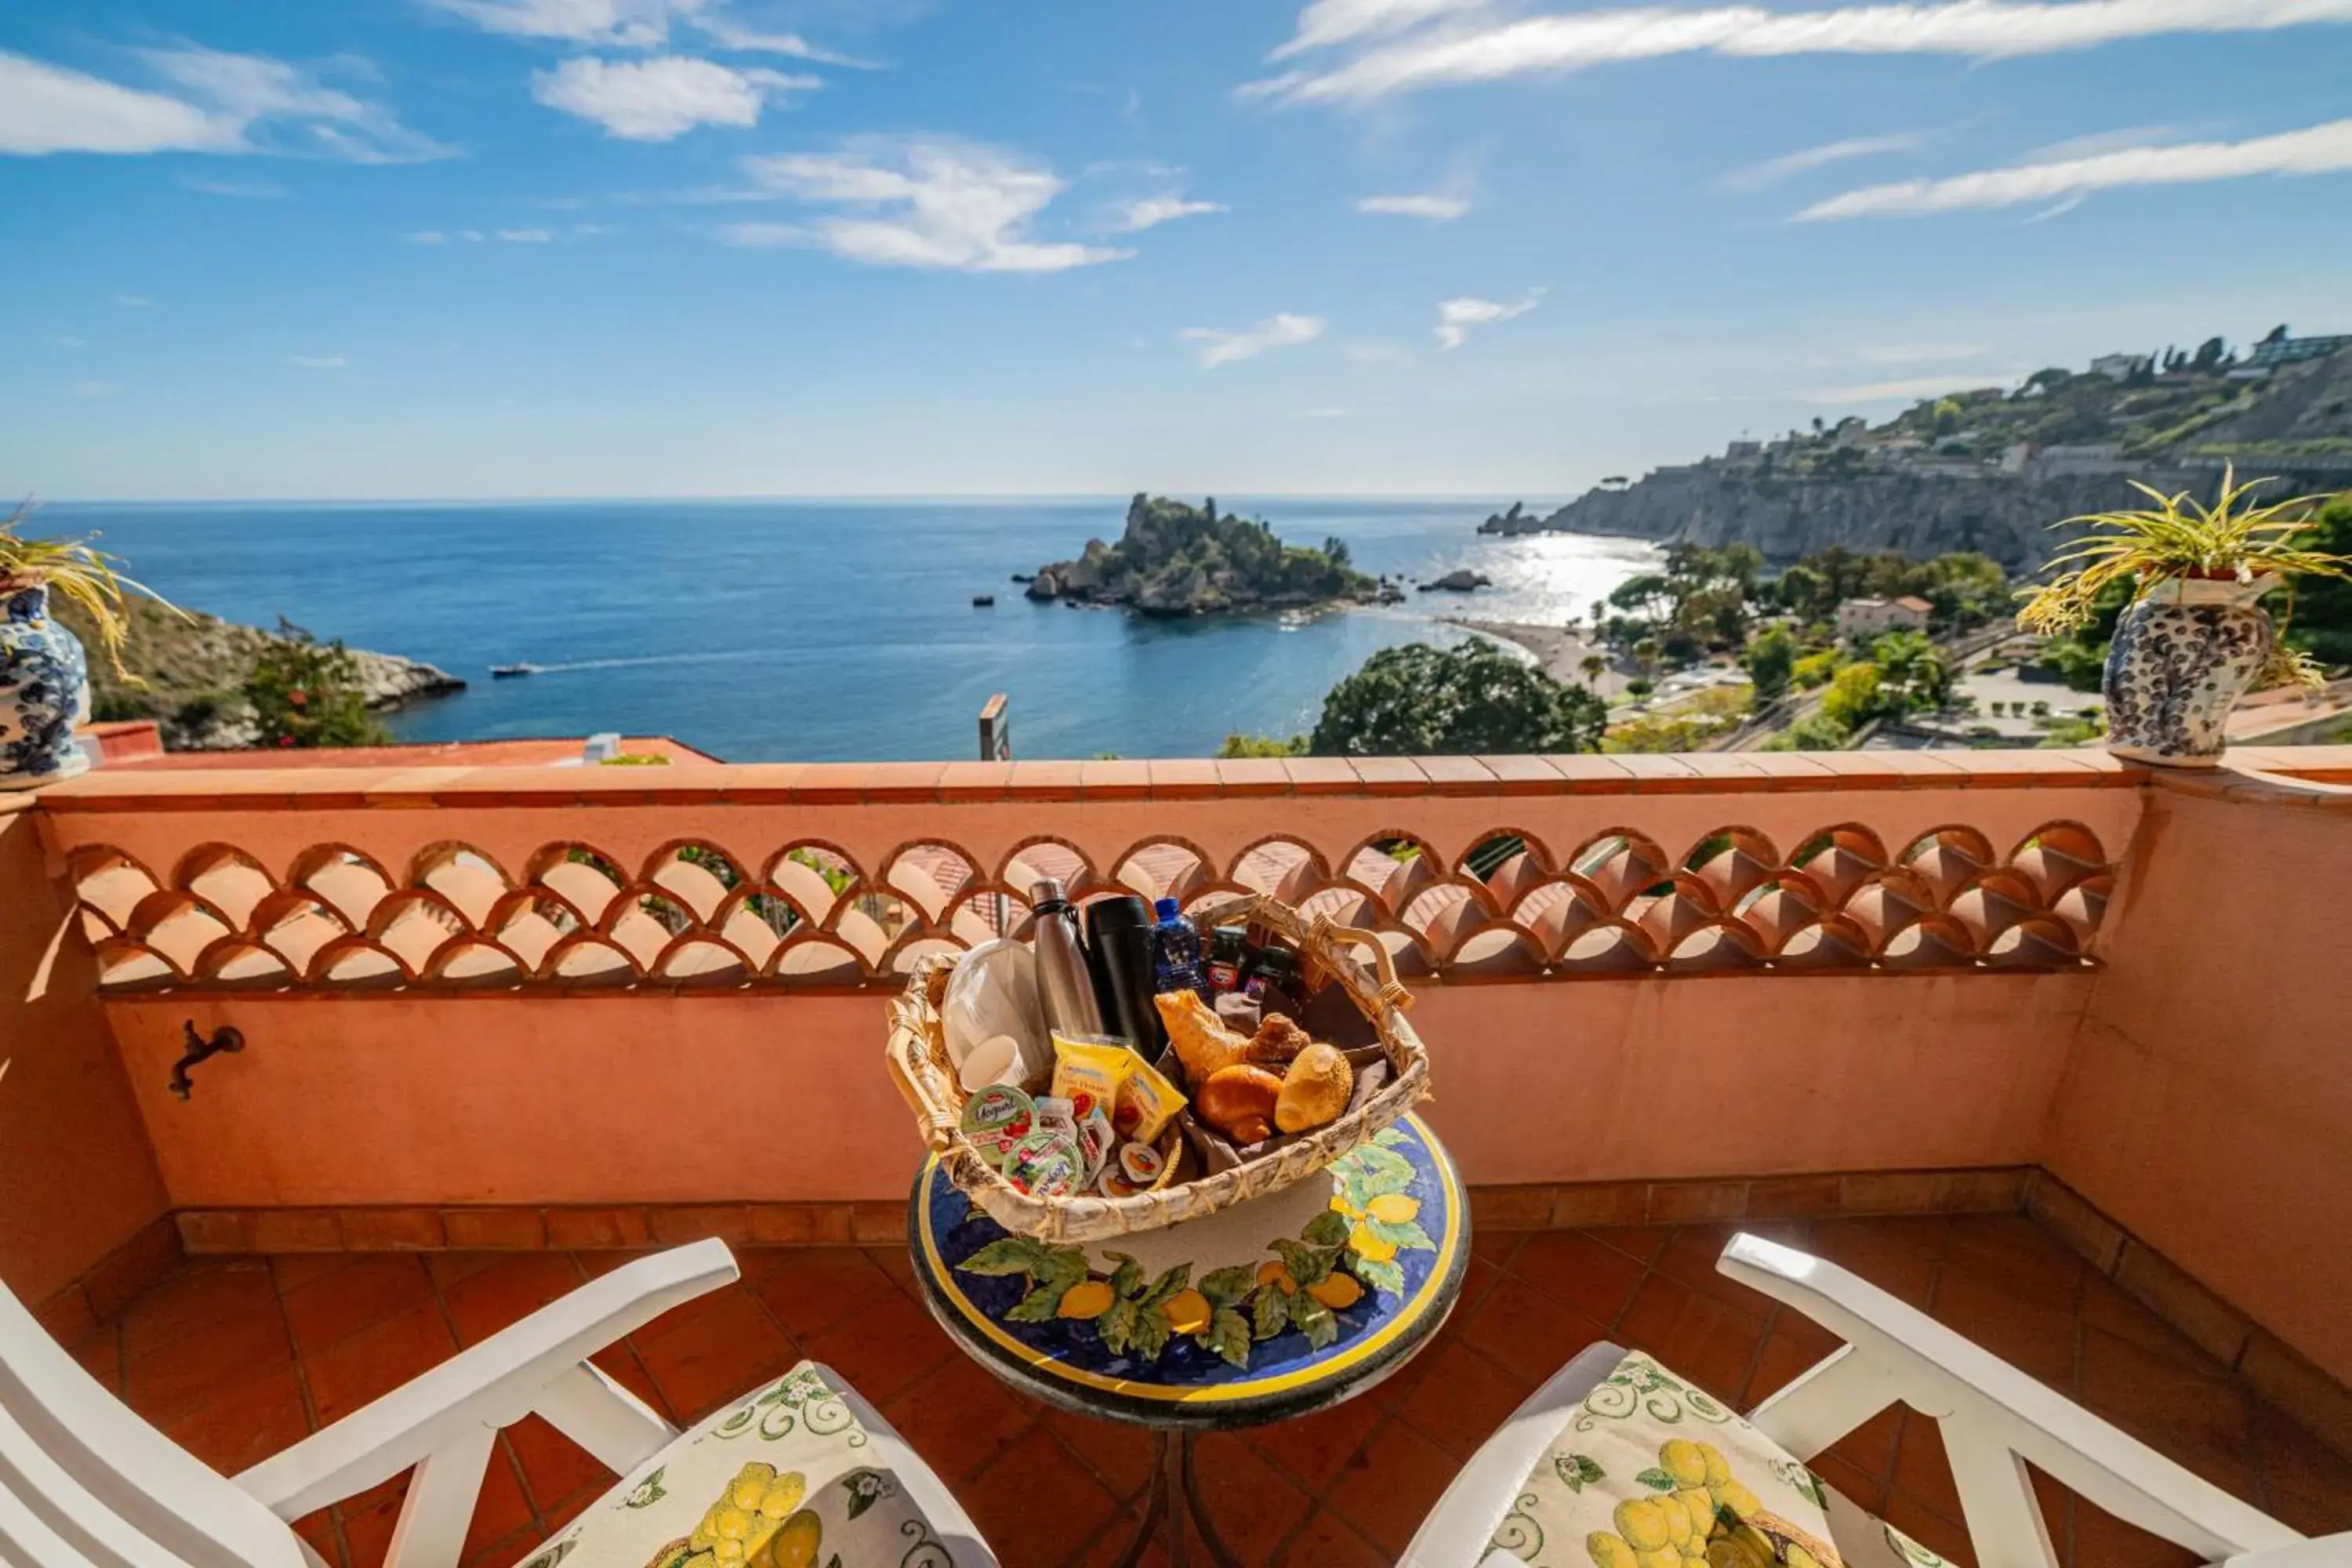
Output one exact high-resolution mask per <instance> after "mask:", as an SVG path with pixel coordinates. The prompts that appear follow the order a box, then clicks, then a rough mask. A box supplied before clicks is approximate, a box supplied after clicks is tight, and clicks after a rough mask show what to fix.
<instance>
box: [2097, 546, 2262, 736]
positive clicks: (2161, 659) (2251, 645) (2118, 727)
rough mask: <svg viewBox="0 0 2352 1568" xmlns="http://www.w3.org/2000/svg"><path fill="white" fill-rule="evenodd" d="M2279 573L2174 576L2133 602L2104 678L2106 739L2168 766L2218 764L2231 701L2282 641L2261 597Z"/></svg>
mask: <svg viewBox="0 0 2352 1568" xmlns="http://www.w3.org/2000/svg"><path fill="white" fill-rule="evenodd" d="M2278 581H2279V580H2278V579H2277V578H2276V577H2256V578H2254V579H2253V580H2252V581H2251V582H2246V583H2240V582H2236V581H2234V580H2216V579H2208V578H2193V577H2169V578H2167V579H2166V580H2165V581H2163V582H2161V583H2158V584H2157V585H2156V586H2155V587H2154V588H2153V589H2151V590H2149V592H2148V594H2147V596H2146V597H2144V598H2142V599H2140V600H2139V601H2137V603H2135V604H2134V605H2132V606H2131V607H2130V608H2129V609H2126V611H2124V613H2123V616H2122V618H2121V619H2119V620H2118V621H2116V635H2115V640H2114V641H2113V642H2111V643H2110V644H2108V646H2107V667H2106V670H2105V677H2104V679H2103V680H2102V682H2101V685H2102V688H2103V689H2104V690H2105V694H2106V699H2107V749H2108V750H2109V751H2111V752H2115V753H2116V755H2118V756H2123V757H2129V758H2131V759H2132V760H2133V761H2135V762H2142V763H2159V764H2162V765H2165V766H2168V767H2189V768H2210V767H2214V766H2217V765H2218V764H2219V763H2221V752H2222V750H2223V748H2224V747H2226V746H2227V745H2228V744H2229V737H2228V734H2227V731H2226V725H2227V722H2228V720H2229V717H2230V710H2231V708H2233V707H2235V706H2236V705H2237V701H2238V699H2239V698H2241V697H2242V696H2244V695H2245V692H2246V688H2247V687H2249V686H2251V685H2252V684H2253V680H2254V677H2255V676H2256V675H2257V674H2259V673H2260V672H2261V670H2262V668H2263V666H2264V665H2265V664H2268V663H2269V662H2270V658H2271V650H2272V648H2273V647H2274V646H2275V645H2276V644H2277V641H2278V633H2277V632H2276V630H2275V629H2273V627H2272V626H2271V618H2270V616H2269V615H2268V614H2267V613H2266V612H2265V611H2263V610H2262V609H2260V608H2258V607H2257V606H2256V605H2255V604H2254V601H2255V600H2257V599H2259V598H2261V597H2262V596H2263V594H2265V593H2267V592H2268V591H2269V590H2271V589H2272V588H2273V587H2275V586H2277V584H2278Z"/></svg>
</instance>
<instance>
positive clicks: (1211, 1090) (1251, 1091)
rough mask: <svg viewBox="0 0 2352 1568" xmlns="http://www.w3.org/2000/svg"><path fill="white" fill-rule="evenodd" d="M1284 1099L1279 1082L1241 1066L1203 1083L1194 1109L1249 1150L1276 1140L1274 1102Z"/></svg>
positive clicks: (1260, 1070) (1256, 1069)
mask: <svg viewBox="0 0 2352 1568" xmlns="http://www.w3.org/2000/svg"><path fill="white" fill-rule="evenodd" d="M1340 1065H1341V1066H1343V1067H1344V1066H1345V1065H1346V1064H1345V1063H1344V1062H1343V1063H1341V1064H1340ZM1281 1098H1282V1080H1281V1079H1278V1078H1276V1077H1275V1076H1274V1075H1273V1074H1272V1073H1270V1072H1268V1071H1266V1070H1265V1068H1260V1067H1252V1066H1250V1065H1249V1064H1248V1063H1246V1062H1241V1063H1236V1064H1235V1065H1234V1066H1232V1067H1227V1068H1218V1069H1217V1070H1216V1071H1215V1072H1213V1073H1211V1074H1210V1075H1209V1076H1208V1077H1207V1078H1206V1079H1202V1081H1201V1087H1200V1089H1199V1090H1198V1091H1197V1092H1196V1093H1195V1094H1194V1095H1193V1096H1192V1109H1193V1110H1195V1111H1197V1112H1198V1113H1199V1114H1200V1116H1201V1119H1202V1121H1206V1122H1207V1123H1208V1124H1209V1125H1210V1126H1212V1127H1213V1128H1215V1129H1216V1130H1217V1131H1220V1132H1222V1133H1223V1134H1224V1135H1225V1136H1226V1137H1228V1138H1230V1139H1232V1140H1233V1141H1234V1142H1236V1143H1239V1144H1242V1145H1244V1146H1247V1145H1248V1144H1252V1143H1255V1142H1260V1141H1262V1140H1264V1139H1267V1138H1271V1137H1273V1136H1274V1116H1275V1102H1276V1100H1280V1099H1281Z"/></svg>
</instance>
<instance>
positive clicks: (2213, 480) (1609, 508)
mask: <svg viewBox="0 0 2352 1568" xmlns="http://www.w3.org/2000/svg"><path fill="white" fill-rule="evenodd" d="M2210 348H2211V350H2212V355H2213V357H2211V358H2210V359H2208V358H2206V357H2204V356H2202V354H2201V353H2200V360H2199V361H2198V362H2196V363H2179V364H2176V365H2175V366H2174V367H2173V368H2170V369H2168V370H2165V371H2163V372H2161V373H2160V374H2159V373H2158V371H2157V370H2156V369H2155V368H2154V367H2153V366H2152V365H2142V366H2141V367H2140V368H2138V369H2137V370H2136V371H2134V372H2133V373H2132V374H2130V375H2128V376H2126V378H2125V379H2123V380H2120V381H2118V380H2114V379H2111V378H2109V377H2107V376H2105V375H2097V374H2091V375H2076V374H2072V373H2070V372H2067V371H2064V370H2062V369H2055V368H2053V369H2051V370H2045V371H2042V372H2039V373H2037V374H2035V375H2034V376H2033V377H2032V380H2031V381H2029V382H2028V383H2027V384H2025V385H2024V386H2022V387H2019V388H2016V389H2013V390H2011V389H2003V388H2000V387H1986V388H1981V389H1979V390H1977V391H1974V392H1964V393H1958V394H1954V395H1951V396H1948V397H1943V398H1936V399H1929V400H1927V401H1923V402H1922V403H1920V404H1919V405H1916V407H1913V408H1910V409H1906V410H1905V411H1904V412H1903V413H1902V414H1900V415H1897V416H1895V418H1894V419H1892V420H1889V421H1888V422H1887V423H1885V425H1882V426H1876V427H1870V426H1866V425H1865V424H1864V421H1862V420H1860V419H1846V420H1843V421H1841V422H1840V423H1839V424H1838V425H1837V426H1835V427H1834V428H1826V427H1824V426H1823V424H1822V422H1821V421H1818V420H1817V421H1815V427H1814V430H1813V432H1812V434H1811V435H1807V434H1805V433H1803V432H1801V431H1791V432H1790V434H1789V435H1788V436H1787V437H1784V438H1780V439H1776V440H1774V441H1771V442H1769V443H1762V442H1754V441H1739V442H1734V443H1732V445H1731V447H1730V448H1729V449H1728V450H1727V452H1725V453H1724V454H1723V455H1722V456H1720V457H1714V458H1706V459H1705V460H1703V461H1701V462H1697V463H1691V464H1685V465H1681V466H1678V467H1672V468H1658V469H1655V470H1654V471H1653V472H1651V473H1649V474H1647V475H1645V476H1643V479H1641V480H1640V481H1639V482H1638V483H1635V484H1633V485H1630V486H1628V485H1626V484H1625V483H1624V482H1623V481H1622V479H1612V480H1609V481H1604V483H1603V484H1601V486H1600V487H1599V488H1596V489H1592V490H1591V491H1588V492H1587V493H1586V494H1584V495H1583V496H1581V497H1579V498H1578V499H1577V500H1572V501H1570V502H1569V503H1568V504H1567V505H1566V506H1564V507H1561V508H1560V509H1559V510H1557V511H1555V512H1553V513H1551V514H1550V515H1549V517H1546V518H1544V519H1542V520H1541V521H1539V522H1538V521H1535V520H1534V519H1532V518H1529V517H1527V516H1525V515H1518V514H1517V509H1516V508H1514V509H1513V511H1512V512H1511V513H1505V514H1500V515H1497V516H1495V517H1490V518H1488V519H1487V520H1486V522H1485V523H1483V524H1481V525H1480V531H1481V532H1489V533H1520V532H1527V531H1533V530H1535V529H1543V530H1561V531H1570V532H1575V533H1602V534H1621V535H1627V536H1631V537H1633V538H1637V539H1653V540H1657V541H1659V542H1676V541H1683V542H1690V543H1694V544H1705V545H1723V544H1727V543H1730V542H1733V541H1735V540H1744V541H1746V542H1748V543H1750V544H1753V545H1755V546H1756V547H1757V548H1758V549H1759V550H1761V551H1762V552H1764V553H1765V555H1766V556H1767V557H1769V558H1770V559H1773V560H1776V561H1790V560H1794V559H1797V558H1798V557H1800V556H1803V555H1809V554H1811V553H1812V552H1816V551H1819V550H1823V549H1827V548H1828V547H1830V546H1832V545H1844V546H1846V547H1847V548H1849V549H1853V550H1895V551H1901V552H1906V553H1907V554H1911V555H1915V556H1926V555H1935V554H1939V553H1941V552H1945V551H1951V550H1976V551H1981V552H1984V553H1985V554H1987V555H1990V556H1991V557H1992V558H1993V559H1994V560H1996V561H1999V562H2000V563H2002V564H2003V565H2005V566H2008V567H2010V568H2011V569H2012V570H2025V569H2030V568H2032V567H2033V566H2036V565H2039V564H2040V563H2042V561H2043V560H2044V559H2046V558H2047V557H2048V556H2049V554H2050V553H2051V552H2052V551H2053V550H2055V549H2056V548H2058V547H2059V546H2060V545H2061V544H2063V542H2064V541H2065V538H2066V535H2065V534H2064V533H2063V531H2053V529H2052V528H2051V526H2050V525H2051V524H2052V523H2053V522H2056V521H2059V520H2060V519H2063V518H2068V517H2073V516H2076V515H2078V514H2080V513H2083V512H2088V511H2098V510H2110V509H2114V508H2117V507H2130V506H2138V505H2141V504H2143V503H2144V498H2143V497H2141V496H2140V494H2139V492H2137V490H2135V489H2132V488H2131V484H2130V481H2132V480H2134V479H2137V480H2139V481H2140V482H2142V483H2144V484H2148V485H2152V486H2155V487H2156V488H2157V489H2161V490H2164V491H2166V492H2168V493H2169V492H2171V491H2175V490H2183V489H2186V490H2191V491H2194V492H2196V493H2197V494H2199V495H2200V496H2203V497H2206V498H2208V499H2210V496H2211V495H2212V493H2213V491H2214V489H2215V488H2216V486H2217V483H2218V481H2219V480H2220V479H2221V472H2222V468H2223V465H2224V464H2225V463H2234V464H2235V465H2236V468H2237V471H2238V475H2239V477H2240V478H2241V479H2246V478H2254V477H2263V476H2274V477H2275V478H2276V479H2277V481H2278V482H2277V484H2276V485H2275V486H2274V487H2273V488H2272V489H2269V490H2268V491H2267V492H2266V493H2267V494H2269V495H2272V496H2274V497H2275V496H2284V495H2293V494H2302V493H2314V492H2323V491H2328V490H2335V489H2343V488H2345V487H2346V486H2347V485H2352V350H2342V351H2338V352H2336V353H2329V354H2326V355H2325V356H2324V357H2317V358H2314V359H2310V360H2305V361H2302V362H2299V363H2287V364H2282V365H2279V366H2277V367H2275V368H2273V369H2264V368H2262V367H2259V366H2257V367H2254V368H2252V369H2244V370H2242V369H2240V368H2239V367H2238V365H2237V362H2236V361H2235V360H2233V359H2228V358H2223V357H2220V356H2221V348H2220V342H2219V340H2218V339H2217V340H2215V341H2214V342H2213V343H2212V344H2211V345H2210ZM2183 359H2184V362H2185V359H2186V356H2183Z"/></svg>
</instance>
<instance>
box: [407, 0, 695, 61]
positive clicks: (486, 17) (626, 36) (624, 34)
mask: <svg viewBox="0 0 2352 1568" xmlns="http://www.w3.org/2000/svg"><path fill="white" fill-rule="evenodd" d="M430 3H431V4H433V5H437V6H439V7H440V8H441V9H442V10H444V11H450V12H454V13H456V14H457V16H463V17H465V18H466V19H467V21H469V22H471V23H473V24H474V25H475V26H478V27H480V28H481V29H482V30H483V31H485V32H489V33H504V34H506V35H508V36H509V37H518V38H554V39H560V40H562V42H564V43H571V44H593V45H600V46H606V47H618V48H648V49H649V48H654V47H658V46H659V45H661V44H663V43H665V42H667V40H668V37H669V13H670V7H669V5H667V0H430Z"/></svg>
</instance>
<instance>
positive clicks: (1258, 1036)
mask: <svg viewBox="0 0 2352 1568" xmlns="http://www.w3.org/2000/svg"><path fill="white" fill-rule="evenodd" d="M1314 1043H1315V1037H1314V1036H1312V1035H1310V1034H1308V1033H1307V1031H1306V1030H1304V1029H1302V1028H1300V1027H1299V1026H1297V1025H1296V1024H1294V1023H1292V1022H1291V1021H1290V1020H1289V1019H1288V1018H1286V1017H1284V1016H1282V1015H1281V1014H1279V1013H1268V1014H1267V1015H1266V1016H1265V1020H1264V1021H1263V1022H1262V1023H1260V1024H1259V1025H1258V1026H1257V1033H1255V1034H1254V1035H1252V1036H1251V1037H1250V1042H1249V1058H1248V1059H1249V1060H1251V1061H1254V1062H1256V1063H1259V1064H1260V1065H1262V1066H1265V1067H1279V1068H1286V1067H1288V1066H1289V1065H1290V1064H1291V1063H1292V1062H1294V1061H1296V1060H1297V1059H1298V1053H1299V1052H1301V1051H1303V1050H1305V1049H1306V1048H1307V1047H1309V1046H1311V1045H1313V1044H1314Z"/></svg>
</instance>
